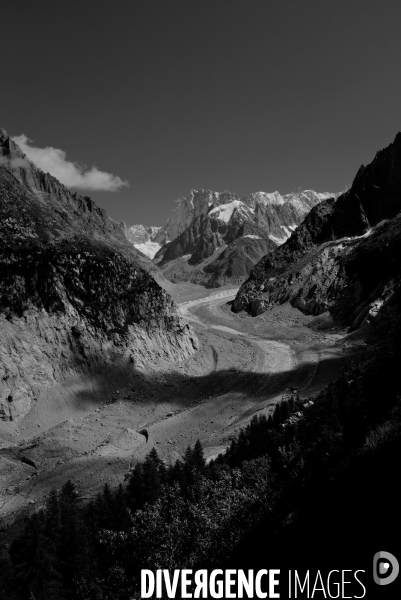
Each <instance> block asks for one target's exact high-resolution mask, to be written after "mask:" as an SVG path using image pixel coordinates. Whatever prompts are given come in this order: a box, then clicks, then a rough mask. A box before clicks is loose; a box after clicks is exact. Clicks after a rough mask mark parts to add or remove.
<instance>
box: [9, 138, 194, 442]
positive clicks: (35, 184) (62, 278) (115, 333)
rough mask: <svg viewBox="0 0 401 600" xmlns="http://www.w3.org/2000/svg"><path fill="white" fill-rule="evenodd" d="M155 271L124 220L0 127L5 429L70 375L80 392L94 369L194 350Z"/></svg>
mask: <svg viewBox="0 0 401 600" xmlns="http://www.w3.org/2000/svg"><path fill="white" fill-rule="evenodd" d="M155 271H157V268H156V267H155V266H154V265H153V264H152V262H151V261H150V260H149V259H147V258H146V257H145V256H143V255H142V254H141V253H140V252H137V251H136V250H135V249H134V248H133V247H132V245H131V244H130V243H129V242H128V241H127V239H126V237H125V234H124V227H123V224H120V223H116V222H114V221H112V220H111V219H110V218H109V217H108V215H107V214H106V212H105V211H104V210H102V209H101V208H99V207H98V206H96V204H95V203H94V202H92V201H91V200H90V198H88V197H82V196H79V195H78V194H74V193H72V192H70V191H69V190H67V189H66V188H65V187H64V186H63V185H61V184H60V183H59V182H58V181H57V180H56V179H55V178H54V177H52V176H50V175H49V174H46V173H43V172H41V171H40V170H38V169H36V168H35V167H34V165H33V164H32V163H30V162H29V161H27V159H26V158H25V157H24V155H23V154H22V152H21V151H20V149H19V148H18V146H16V144H14V143H13V142H12V141H11V140H10V139H9V138H8V136H7V134H6V133H5V132H4V131H2V132H1V134H0V418H2V419H3V420H4V421H8V422H9V425H7V426H8V427H9V428H10V427H11V429H12V428H13V427H14V429H15V427H16V426H17V425H18V421H19V420H20V419H21V418H23V417H24V416H25V415H29V411H30V410H31V409H33V408H34V405H35V403H38V402H43V401H46V402H49V401H52V400H54V402H57V401H58V400H57V395H59V394H60V386H62V385H64V384H66V382H67V381H68V382H69V383H68V385H69V386H70V389H71V387H72V388H73V382H74V380H77V379H79V378H80V379H81V380H86V384H82V385H83V387H81V390H80V392H81V393H82V391H83V390H84V389H85V385H86V386H87V387H88V388H91V383H90V379H91V374H93V373H96V372H98V371H100V370H102V371H103V372H105V371H107V369H108V368H112V367H115V366H116V365H119V366H122V367H125V368H127V369H128V368H129V369H139V370H143V369H146V368H147V367H148V366H151V365H156V363H157V364H158V365H159V366H161V367H162V366H163V364H166V365H167V364H168V363H169V362H171V361H180V360H182V359H184V358H186V357H188V356H189V355H190V354H191V353H193V352H194V349H195V348H196V347H197V340H196V338H195V337H194V335H193V334H192V332H191V330H190V328H189V326H188V325H187V324H186V323H185V322H183V321H182V320H181V319H180V318H179V317H178V315H177V312H176V307H175V305H174V303H173V301H172V300H171V298H170V297H169V296H168V294H167V293H166V292H165V291H164V290H163V289H162V288H161V287H160V286H159V285H158V284H157V283H156V281H155V279H154V277H153V275H154V274H155ZM91 391H92V392H93V391H94V390H91ZM71 393H72V395H74V392H71ZM70 395H71V394H70ZM11 421H12V423H11ZM3 429H4V427H3ZM11 429H10V431H11Z"/></svg>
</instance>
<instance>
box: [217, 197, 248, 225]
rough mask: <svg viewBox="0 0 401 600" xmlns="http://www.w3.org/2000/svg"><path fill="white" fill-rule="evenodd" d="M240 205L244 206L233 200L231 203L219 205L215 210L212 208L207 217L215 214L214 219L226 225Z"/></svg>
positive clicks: (239, 201)
mask: <svg viewBox="0 0 401 600" xmlns="http://www.w3.org/2000/svg"><path fill="white" fill-rule="evenodd" d="M241 205H242V206H244V204H243V203H242V202H241V200H233V201H232V202H229V203H228V204H220V206H216V208H213V209H212V210H211V211H210V213H209V215H213V214H216V213H217V214H216V217H217V218H218V219H219V220H220V221H223V222H224V223H228V222H229V220H230V219H231V217H232V215H233V212H234V210H235V209H236V208H238V207H239V206H241Z"/></svg>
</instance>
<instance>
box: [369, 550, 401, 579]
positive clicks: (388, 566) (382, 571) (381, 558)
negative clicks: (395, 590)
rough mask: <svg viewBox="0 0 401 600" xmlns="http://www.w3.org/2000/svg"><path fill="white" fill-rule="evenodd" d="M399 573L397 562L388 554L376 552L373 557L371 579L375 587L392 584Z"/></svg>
mask: <svg viewBox="0 0 401 600" xmlns="http://www.w3.org/2000/svg"><path fill="white" fill-rule="evenodd" d="M399 571H400V565H399V564H398V560H397V559H396V557H395V556H394V555H393V554H390V552H376V554H375V555H374V557H373V579H374V582H375V583H377V585H388V584H389V583H393V581H394V580H395V579H396V578H397V576H398V573H399Z"/></svg>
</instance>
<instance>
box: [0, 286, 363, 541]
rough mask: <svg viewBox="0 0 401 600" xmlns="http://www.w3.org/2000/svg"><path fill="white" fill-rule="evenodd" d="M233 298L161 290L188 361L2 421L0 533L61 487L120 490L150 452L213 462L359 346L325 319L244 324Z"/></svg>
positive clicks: (108, 376)
mask: <svg viewBox="0 0 401 600" xmlns="http://www.w3.org/2000/svg"><path fill="white" fill-rule="evenodd" d="M169 291H170V290H169ZM236 291H237V290H236V289H232V288H219V289H218V290H216V289H213V290H206V289H205V288H203V287H202V286H199V285H192V284H188V283H185V284H176V285H175V286H174V289H173V290H171V291H170V293H171V292H172V295H173V296H174V297H175V300H176V302H177V304H179V311H180V313H181V314H182V316H183V317H184V318H186V319H187V320H189V321H190V322H191V325H192V327H193V328H194V329H195V331H196V333H197V335H198V338H199V340H200V342H201V349H200V350H199V352H197V353H196V354H195V355H194V356H193V357H191V359H189V360H188V361H186V362H183V363H177V364H176V365H175V366H174V367H173V368H171V369H170V370H166V369H164V370H159V371H155V370H154V371H148V372H146V373H145V372H140V371H135V370H134V369H133V370H132V371H130V372H129V373H128V372H127V371H126V370H122V369H121V368H120V369H118V368H116V369H114V370H110V371H108V372H104V373H102V374H97V375H93V376H91V378H90V385H91V389H92V393H91V394H90V395H88V394H86V395H82V397H81V398H80V393H79V389H80V382H73V383H71V384H68V382H66V383H65V386H64V387H65V390H64V391H65V399H66V400H65V402H63V401H62V398H63V390H62V389H60V399H59V402H55V401H54V400H53V401H52V400H51V395H50V394H49V398H48V400H47V401H46V399H43V400H42V401H41V403H40V406H36V407H35V410H34V411H32V412H31V413H29V415H27V416H26V417H25V418H24V419H23V420H22V421H21V422H20V423H19V424H15V423H14V424H13V423H1V428H0V524H1V525H0V529H3V531H4V530H5V529H6V528H7V527H8V526H9V525H10V524H11V523H13V522H14V521H15V519H16V517H17V516H21V515H22V514H24V512H25V513H26V512H32V511H34V510H37V508H38V507H40V506H42V505H43V503H44V501H45V498H46V496H47V494H48V493H49V492H50V490H51V489H52V488H60V487H61V486H62V485H63V484H64V483H65V482H66V481H67V480H68V479H72V480H73V481H74V482H75V483H76V484H77V485H78V488H79V490H80V494H81V498H82V499H83V500H84V499H87V498H90V497H93V496H94V495H95V494H96V493H97V492H98V491H99V490H100V489H101V488H102V486H103V485H104V484H105V483H106V482H107V483H109V484H110V485H111V486H114V485H118V484H119V483H123V481H124V474H126V473H127V472H128V469H129V465H130V463H135V461H137V460H143V459H144V458H145V456H146V454H148V453H149V451H150V450H151V449H152V448H153V447H155V448H156V449H157V452H158V454H159V455H160V456H161V458H163V459H164V460H165V461H167V462H170V461H175V460H176V459H177V458H181V457H182V455H183V454H184V452H185V449H186V448H187V446H188V445H193V444H194V443H195V441H196V440H197V439H200V441H201V442H202V445H203V447H204V450H205V455H206V457H207V458H208V459H210V458H211V457H214V456H216V455H217V454H218V453H220V452H222V451H223V450H224V449H225V448H226V447H227V446H228V445H229V444H230V441H231V439H232V438H233V437H234V436H235V435H236V434H237V433H238V431H239V430H240V429H241V427H243V426H245V425H246V424H247V423H248V422H249V421H250V419H251V418H252V417H253V415H255V414H260V413H265V414H268V413H269V412H270V411H271V410H273V406H274V404H275V403H276V402H278V401H280V400H281V399H283V398H286V397H289V395H290V393H291V392H290V389H289V388H290V387H296V388H298V391H299V394H300V397H301V398H311V397H313V396H314V395H316V394H317V393H318V392H319V391H320V390H321V389H322V388H323V387H325V386H326V385H327V384H328V383H329V381H331V380H333V379H335V378H336V376H337V375H338V374H339V372H340V371H341V369H342V368H343V367H344V366H345V364H346V363H348V361H349V360H350V358H351V357H352V356H354V355H355V354H356V353H358V352H360V351H361V349H362V348H363V346H364V336H363V333H362V334H361V333H356V334H350V335H347V334H346V331H345V330H342V329H340V328H339V327H338V326H336V325H335V324H333V323H332V322H331V319H330V318H329V317H328V316H327V315H321V316H320V317H311V316H305V315H303V314H302V313H300V312H299V311H298V310H296V309H293V308H292V307H291V306H289V305H283V306H281V307H277V308H274V309H273V310H271V311H269V312H266V313H264V314H263V315H260V316H259V317H255V318H252V317H250V316H249V315H246V314H243V313H241V314H233V313H232V312H231V311H230V305H229V304H228V303H229V302H230V301H232V300H233V298H234V296H235V294H236ZM88 377H89V375H88ZM87 387H88V382H86V388H85V389H87ZM74 390H75V392H74ZM74 393H75V396H74ZM74 398H75V399H74ZM71 399H72V400H71ZM142 428H146V429H147V430H148V432H149V440H148V442H147V443H146V441H145V438H144V436H143V435H141V434H139V433H138V431H139V430H141V429H142ZM21 457H25V458H28V459H29V460H30V461H32V462H33V463H34V465H35V466H36V469H35V468H34V467H33V466H32V465H29V464H26V463H24V462H21Z"/></svg>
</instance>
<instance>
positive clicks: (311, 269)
mask: <svg viewBox="0 0 401 600" xmlns="http://www.w3.org/2000/svg"><path fill="white" fill-rule="evenodd" d="M400 211H401V134H398V135H397V137H396V138H395V141H394V143H392V144H390V145H389V146H388V147H387V148H385V149H384V150H382V151H380V152H378V153H377V154H376V157H375V158H374V160H373V161H372V163H371V164H370V165H368V166H367V167H364V166H362V167H361V168H360V169H359V171H358V173H357V176H356V178H355V180H354V182H353V184H352V186H351V188H350V189H349V190H348V191H347V192H345V193H344V194H342V195H341V196H339V197H338V198H337V199H328V200H325V201H323V202H321V203H320V204H319V205H318V206H316V207H314V208H313V209H312V210H311V212H310V213H309V214H308V216H307V217H306V218H305V220H304V221H303V223H302V224H301V225H300V226H299V227H298V229H297V230H296V231H295V232H294V233H293V234H292V236H291V237H290V239H289V240H288V241H287V242H286V243H285V244H283V245H282V246H280V247H279V248H277V249H276V250H275V251H274V252H273V253H270V254H268V255H267V256H265V257H264V258H263V259H262V260H261V261H260V262H259V263H258V264H257V265H256V267H255V268H254V269H253V270H252V272H251V275H250V277H249V279H248V280H247V281H246V282H245V283H244V284H243V286H242V287H241V289H240V290H239V292H238V294H237V297H236V299H235V301H234V303H233V310H234V311H236V312H238V311H241V310H247V311H249V312H250V313H251V314H254V315H256V314H260V313H262V312H264V311H265V310H267V309H268V308H269V307H270V306H272V305H275V304H281V303H284V302H286V301H289V302H290V303H291V304H292V305H293V306H295V307H297V308H299V309H300V310H302V311H305V312H306V313H310V314H320V313H323V312H325V311H327V310H329V311H330V312H331V313H332V315H333V316H334V317H336V318H339V319H343V320H345V321H346V322H348V323H349V324H350V325H351V326H352V327H353V328H357V327H359V326H360V325H361V324H363V323H366V322H369V321H372V320H374V319H376V318H377V317H378V316H379V315H380V313H381V311H382V308H383V307H384V306H385V305H386V303H387V302H388V301H389V299H390V298H391V297H392V295H393V294H394V292H396V291H397V290H398V289H399V287H400V278H401V267H400V264H401V262H400V259H401V237H400V234H401V217H400Z"/></svg>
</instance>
